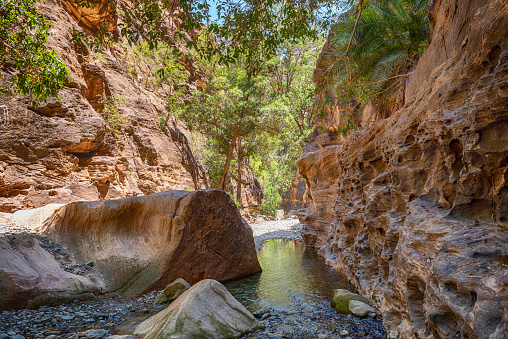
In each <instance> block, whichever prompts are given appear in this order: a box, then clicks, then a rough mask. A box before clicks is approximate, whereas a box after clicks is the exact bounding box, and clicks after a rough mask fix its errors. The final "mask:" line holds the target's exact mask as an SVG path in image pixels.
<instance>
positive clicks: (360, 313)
mask: <svg viewBox="0 0 508 339" xmlns="http://www.w3.org/2000/svg"><path fill="white" fill-rule="evenodd" d="M349 310H350V311H351V313H353V314H354V315H356V316H357V317H365V316H367V315H369V314H370V313H374V314H375V313H376V310H375V309H373V308H372V307H370V306H369V305H367V304H366V303H363V302H361V301H358V300H350V301H349Z"/></svg>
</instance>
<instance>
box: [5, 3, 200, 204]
mask: <svg viewBox="0 0 508 339" xmlns="http://www.w3.org/2000/svg"><path fill="white" fill-rule="evenodd" d="M73 4H74V2H72V1H68V2H67V3H66V2H61V1H57V0H50V1H46V2H45V3H42V2H41V3H39V4H38V6H39V9H40V12H41V13H43V14H44V15H45V16H46V17H47V18H48V19H49V20H50V21H51V23H52V24H53V28H52V29H51V33H52V35H51V36H50V37H49V40H48V46H49V47H50V48H53V49H54V50H55V51H56V52H57V53H58V54H59V55H60V56H61V58H62V59H63V60H64V62H65V63H66V64H67V66H68V68H69V70H70V73H71V78H72V79H71V81H70V82H69V83H68V84H67V85H66V86H65V88H64V89H63V90H62V91H61V92H60V98H53V99H50V100H48V102H45V103H41V104H40V105H39V107H37V108H36V107H32V106H31V105H30V102H29V101H28V99H27V98H25V97H19V96H16V97H12V96H10V97H6V96H4V97H0V105H5V106H6V107H7V114H5V115H4V114H2V115H1V116H0V211H2V212H12V211H15V210H18V209H25V208H33V207H39V206H43V205H45V204H48V203H67V202H72V201H76V200H97V199H112V198H119V197H125V196H132V195H141V194H151V193H156V192H160V191H166V190H171V189H198V188H206V187H207V184H206V178H205V175H204V174H203V172H202V170H201V168H200V166H199V165H198V164H197V163H196V161H195V160H194V157H193V155H192V153H191V151H190V148H189V146H188V144H187V139H186V138H185V135H183V133H182V132H181V131H180V130H179V129H178V127H177V126H176V123H175V122H174V121H170V122H169V124H168V127H167V129H166V131H165V132H163V131H162V130H161V128H160V123H159V121H158V116H159V115H161V116H166V114H167V113H166V103H165V100H164V95H161V93H157V92H155V91H151V90H149V89H147V88H145V87H143V86H141V85H140V84H139V83H138V82H137V81H135V80H134V79H133V78H132V77H131V75H130V74H129V71H128V66H127V63H126V60H125V55H126V53H127V52H126V51H125V50H122V47H121V46H120V47H115V48H116V49H110V50H108V51H106V52H104V53H102V54H101V53H99V54H97V53H92V52H91V51H90V50H89V49H88V48H87V47H86V46H84V45H82V44H79V43H75V42H74V41H73V39H72V38H73V36H74V34H75V33H76V32H78V31H80V30H82V28H80V27H79V26H78V24H77V23H76V21H74V19H75V20H77V21H78V23H79V24H80V25H81V26H83V27H85V29H87V28H88V30H92V28H93V26H94V23H95V22H98V21H100V20H103V21H105V22H107V25H108V26H107V27H106V28H107V30H115V29H116V20H117V15H116V12H115V11H114V7H111V4H110V3H109V2H108V1H102V2H99V3H98V5H97V6H98V7H97V8H86V9H83V8H80V7H79V8H78V7H76V6H74V7H73ZM66 9H67V10H69V13H71V14H69V13H68V12H67V11H66ZM71 15H72V16H71ZM73 18H74V19H73ZM191 73H192V72H191ZM136 80H137V79H136ZM163 94H164V93H163ZM101 95H105V96H106V97H107V98H108V100H110V101H116V109H117V110H118V113H119V114H120V115H121V116H122V117H123V119H124V120H125V125H124V126H121V127H120V128H116V129H118V131H117V132H118V133H116V132H115V126H114V124H112V123H111V121H110V120H111V119H110V117H107V116H105V115H104V114H103V113H101V112H102V109H103V108H104V103H102V102H101V100H100V96H101ZM2 113H3V112H2ZM115 133H116V134H118V137H116V136H115Z"/></svg>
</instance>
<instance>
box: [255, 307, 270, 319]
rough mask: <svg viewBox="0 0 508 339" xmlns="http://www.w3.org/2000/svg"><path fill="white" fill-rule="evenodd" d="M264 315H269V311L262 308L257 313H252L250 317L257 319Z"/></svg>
mask: <svg viewBox="0 0 508 339" xmlns="http://www.w3.org/2000/svg"><path fill="white" fill-rule="evenodd" d="M265 313H270V310H269V309H268V308H263V309H260V310H259V311H256V312H254V313H252V315H253V316H255V317H256V318H258V319H259V318H261V317H263V315H265Z"/></svg>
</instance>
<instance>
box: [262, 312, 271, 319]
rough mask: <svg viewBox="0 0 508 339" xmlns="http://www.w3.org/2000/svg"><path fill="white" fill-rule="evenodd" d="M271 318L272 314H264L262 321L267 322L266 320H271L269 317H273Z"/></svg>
mask: <svg viewBox="0 0 508 339" xmlns="http://www.w3.org/2000/svg"><path fill="white" fill-rule="evenodd" d="M271 316H272V315H271V314H270V313H265V314H263V316H262V317H261V320H265V319H267V318H269V317H271Z"/></svg>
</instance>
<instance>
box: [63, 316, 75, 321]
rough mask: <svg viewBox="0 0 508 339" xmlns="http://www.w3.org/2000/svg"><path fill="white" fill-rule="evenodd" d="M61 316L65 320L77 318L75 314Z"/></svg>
mask: <svg viewBox="0 0 508 339" xmlns="http://www.w3.org/2000/svg"><path fill="white" fill-rule="evenodd" d="M60 318H61V319H63V320H72V319H74V318H75V316H73V315H62V316H60Z"/></svg>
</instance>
